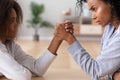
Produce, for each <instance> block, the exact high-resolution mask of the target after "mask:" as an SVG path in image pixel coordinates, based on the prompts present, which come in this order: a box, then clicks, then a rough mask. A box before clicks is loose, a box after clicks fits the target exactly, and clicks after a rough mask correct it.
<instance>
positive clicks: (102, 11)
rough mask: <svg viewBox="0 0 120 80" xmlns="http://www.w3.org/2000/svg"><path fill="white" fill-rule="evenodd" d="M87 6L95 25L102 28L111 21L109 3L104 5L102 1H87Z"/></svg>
mask: <svg viewBox="0 0 120 80" xmlns="http://www.w3.org/2000/svg"><path fill="white" fill-rule="evenodd" d="M87 4H88V7H89V9H90V10H91V12H92V19H93V20H94V21H95V22H96V23H97V24H99V25H101V26H103V27H104V26H105V25H107V24H108V23H110V22H111V21H112V14H111V8H110V4H109V3H105V2H104V1H102V0H87Z"/></svg>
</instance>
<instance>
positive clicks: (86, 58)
mask: <svg viewBox="0 0 120 80" xmlns="http://www.w3.org/2000/svg"><path fill="white" fill-rule="evenodd" d="M113 31H114V27H113V26H112V25H111V24H108V25H107V26H106V27H105V30H104V34H103V36H102V40H101V52H100V54H99V55H98V57H97V58H96V59H95V60H94V59H93V58H92V57H91V56H90V55H89V53H88V52H87V51H86V50H85V49H84V48H83V47H82V46H81V44H79V42H78V41H76V42H74V43H73V44H71V45H70V47H69V48H68V51H69V52H70V53H71V55H72V57H73V58H74V60H75V61H76V62H77V63H78V64H79V65H80V66H81V68H82V69H83V70H84V71H85V72H86V73H87V74H88V75H89V76H90V77H91V78H92V80H112V74H113V73H114V72H115V71H116V70H118V69H119V68H120V26H119V28H118V29H117V30H116V31H115V32H114V33H113Z"/></svg>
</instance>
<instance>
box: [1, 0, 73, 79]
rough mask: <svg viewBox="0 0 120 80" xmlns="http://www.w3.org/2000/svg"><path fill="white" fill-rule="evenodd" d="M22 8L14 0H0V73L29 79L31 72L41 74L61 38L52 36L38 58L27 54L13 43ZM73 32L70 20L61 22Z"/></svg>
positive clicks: (20, 20)
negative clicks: (46, 47)
mask: <svg viewBox="0 0 120 80" xmlns="http://www.w3.org/2000/svg"><path fill="white" fill-rule="evenodd" d="M21 22H22V10H21V8H20V6H19V4H18V3H17V2H16V1H15V0H0V73H1V76H2V75H4V76H5V77H6V78H8V79H10V80H31V76H32V74H34V75H36V76H42V75H43V74H44V73H45V71H46V70H47V69H48V67H49V65H50V64H51V63H52V61H53V60H54V58H55V57H56V55H57V53H56V52H57V49H58V47H59V45H60V44H61V42H62V40H61V39H60V38H59V37H58V36H54V37H53V39H52V41H51V43H50V45H49V47H48V49H46V51H45V52H44V53H43V55H42V56H41V57H39V58H38V59H34V58H33V57H31V56H29V55H27V54H26V53H25V52H24V51H23V50H22V49H21V48H20V46H19V45H18V44H16V43H15V41H14V38H15V37H16V34H17V30H18V26H19V24H20V23H21ZM62 24H63V25H66V27H67V28H66V30H67V31H68V32H71V34H72V33H73V29H72V26H70V27H69V25H71V22H68V21H67V22H63V23H62Z"/></svg>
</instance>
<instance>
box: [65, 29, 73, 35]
mask: <svg viewBox="0 0 120 80" xmlns="http://www.w3.org/2000/svg"><path fill="white" fill-rule="evenodd" d="M66 31H67V32H70V33H72V34H73V33H74V29H66Z"/></svg>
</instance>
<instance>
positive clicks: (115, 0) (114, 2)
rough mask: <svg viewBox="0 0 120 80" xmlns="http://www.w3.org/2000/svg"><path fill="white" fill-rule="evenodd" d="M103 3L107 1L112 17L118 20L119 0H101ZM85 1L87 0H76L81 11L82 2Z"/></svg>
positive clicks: (119, 18)
mask: <svg viewBox="0 0 120 80" xmlns="http://www.w3.org/2000/svg"><path fill="white" fill-rule="evenodd" d="M101 1H103V2H105V3H109V4H110V5H111V13H112V16H113V17H114V18H116V19H117V20H118V21H120V0H101ZM85 2H87V0H77V3H76V5H77V6H79V7H80V9H81V11H82V5H83V3H85Z"/></svg>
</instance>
